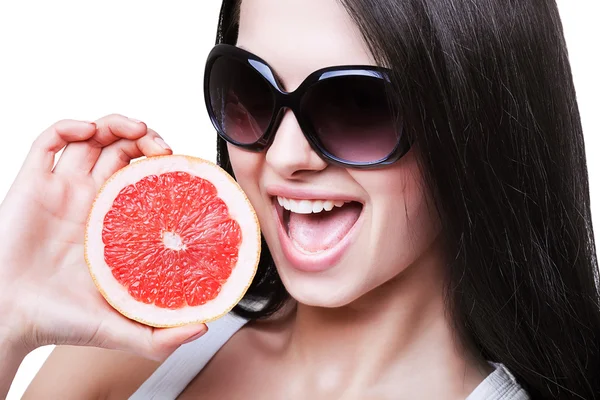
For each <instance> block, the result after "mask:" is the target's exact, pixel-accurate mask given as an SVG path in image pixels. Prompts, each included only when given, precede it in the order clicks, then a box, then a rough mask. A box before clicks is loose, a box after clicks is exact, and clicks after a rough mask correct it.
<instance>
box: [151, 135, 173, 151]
mask: <svg viewBox="0 0 600 400" xmlns="http://www.w3.org/2000/svg"><path fill="white" fill-rule="evenodd" d="M154 141H155V142H156V143H157V144H158V145H159V146H160V147H162V148H163V149H165V150H171V147H169V145H168V144H167V143H166V142H165V141H164V140H163V139H162V138H160V137H155V138H154Z"/></svg>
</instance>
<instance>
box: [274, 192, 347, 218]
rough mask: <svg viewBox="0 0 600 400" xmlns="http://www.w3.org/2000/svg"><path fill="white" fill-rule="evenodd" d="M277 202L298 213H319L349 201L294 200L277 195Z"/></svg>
mask: <svg viewBox="0 0 600 400" xmlns="http://www.w3.org/2000/svg"><path fill="white" fill-rule="evenodd" d="M277 202H278V203H279V205H280V206H281V207H283V208H285V209H286V210H289V211H291V212H293V213H297V214H310V213H319V212H321V211H323V210H325V211H331V210H332V209H333V207H341V206H343V205H344V203H349V201H344V200H335V201H334V200H294V199H288V198H285V197H281V196H277Z"/></svg>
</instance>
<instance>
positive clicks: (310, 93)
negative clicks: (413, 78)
mask: <svg viewBox="0 0 600 400" xmlns="http://www.w3.org/2000/svg"><path fill="white" fill-rule="evenodd" d="M388 83H389V70H388V69H386V68H382V67H376V66H365V65H347V66H334V67H328V68H323V69H319V70H317V71H315V72H313V73H311V74H310V75H309V76H308V77H307V78H306V79H305V80H304V81H303V82H302V83H301V84H300V85H299V86H298V88H297V89H296V90H294V91H293V92H286V91H284V90H283V89H282V85H281V83H280V80H279V79H278V77H277V74H276V72H275V71H274V70H273V68H271V67H270V66H269V65H268V64H267V62H265V61H264V60H262V59H261V58H260V57H258V56H256V55H254V54H252V53H250V52H248V51H246V50H244V49H240V48H238V47H236V46H232V45H227V44H219V45H216V46H215V47H214V48H213V49H212V51H211V52H210V54H209V56H208V60H207V62H206V68H205V76H204V97H205V101H206V106H207V109H208V113H209V116H210V119H211V121H212V123H213V125H214V127H215V129H216V130H217V132H218V134H219V136H220V137H221V138H223V139H224V140H225V141H227V142H229V143H231V144H233V145H235V146H238V147H241V148H244V149H247V150H252V151H263V150H264V149H266V148H267V147H269V145H270V144H271V143H272V141H273V139H274V137H275V132H276V131H277V128H278V126H279V123H280V122H281V119H282V118H283V115H284V112H285V109H286V108H287V109H290V110H292V112H293V113H294V115H295V117H296V120H297V121H298V125H299V126H300V129H301V130H302V133H303V134H304V137H305V138H306V140H307V141H308V143H309V144H310V146H311V148H312V149H313V150H314V151H315V152H316V153H317V154H319V156H320V157H321V158H323V159H324V160H325V161H327V162H329V163H333V164H337V165H340V166H344V167H351V168H370V167H377V166H383V165H389V164H392V163H394V162H396V161H397V160H398V159H400V157H402V156H403V155H404V154H406V152H407V151H408V150H409V148H410V141H409V140H408V138H407V135H403V134H402V119H401V118H400V116H399V112H398V111H397V110H396V107H394V106H393V102H392V101H391V96H390V92H389V90H388V89H389V85H388Z"/></svg>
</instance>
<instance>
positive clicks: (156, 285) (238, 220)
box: [85, 155, 260, 327]
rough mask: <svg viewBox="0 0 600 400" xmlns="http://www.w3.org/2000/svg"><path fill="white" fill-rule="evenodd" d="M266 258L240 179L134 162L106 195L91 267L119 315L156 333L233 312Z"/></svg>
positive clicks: (93, 221) (100, 201)
mask: <svg viewBox="0 0 600 400" xmlns="http://www.w3.org/2000/svg"><path fill="white" fill-rule="evenodd" d="M259 258H260V227H259V224H258V220H257V218H256V214H255V212H254V209H253V208H252V206H251V204H250V202H249V201H248V199H247V198H246V195H245V194H244V192H243V191H242V189H241V188H240V187H239V186H238V184H237V183H236V182H235V181H234V180H233V178H232V177H231V176H230V175H229V174H227V173H226V172H225V171H224V170H223V169H221V168H220V167H218V166H217V165H215V164H213V163H211V162H209V161H206V160H202V159H199V158H194V157H189V156H177V155H174V156H160V157H150V158H145V159H142V160H140V161H137V162H134V163H132V164H130V165H129V166H127V167H125V168H123V169H121V170H119V171H118V172H117V173H115V174H114V175H113V176H112V177H111V178H110V179H109V180H108V181H107V182H106V183H105V184H104V185H103V186H102V188H101V189H100V191H99V193H98V195H97V197H96V200H95V201H94V204H93V206H92V209H91V211H90V215H89V218H88V222H87V226H86V237H85V259H86V262H87V264H88V267H89V271H90V274H91V275H92V278H93V280H94V283H95V284H96V286H97V287H98V289H99V291H100V292H101V293H102V295H103V296H104V298H105V299H106V300H107V301H108V303H109V304H110V305H112V306H113V307H114V308H115V309H117V310H118V311H119V312H121V313H122V314H123V315H125V316H127V317H128V318H131V319H133V320H136V321H139V322H142V323H144V324H147V325H151V326H156V327H169V326H178V325H183V324H188V323H200V322H207V321H211V320H214V319H217V318H219V317H220V316H222V315H224V314H226V313H227V312H228V311H230V310H231V309H232V308H233V307H234V306H235V305H236V304H237V303H238V302H239V301H240V300H241V298H242V297H243V295H244V294H245V292H246V290H247V289H248V287H249V285H250V283H251V281H252V279H253V278H254V275H255V273H256V268H257V265H258V260H259Z"/></svg>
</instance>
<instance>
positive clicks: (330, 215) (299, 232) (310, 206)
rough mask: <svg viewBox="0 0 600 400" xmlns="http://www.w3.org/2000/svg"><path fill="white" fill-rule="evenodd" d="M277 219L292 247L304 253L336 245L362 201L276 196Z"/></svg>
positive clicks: (343, 236)
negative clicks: (300, 198)
mask: <svg viewBox="0 0 600 400" xmlns="http://www.w3.org/2000/svg"><path fill="white" fill-rule="evenodd" d="M276 207H277V211H278V214H279V217H280V222H281V224H282V226H283V228H284V230H285V233H286V234H287V236H288V238H289V239H290V241H291V242H292V243H293V245H294V247H295V248H296V249H297V250H299V251H301V252H302V253H304V254H306V255H316V254H319V253H323V252H326V251H328V250H331V249H333V248H335V247H336V246H337V245H338V244H339V243H340V242H342V241H343V239H344V238H345V237H346V236H348V233H349V232H350V231H351V230H352V228H353V227H354V225H355V224H356V222H357V221H358V219H359V217H360V215H361V212H362V209H363V205H362V204H361V203H359V202H357V201H350V200H297V199H289V198H285V197H281V196H277V197H276Z"/></svg>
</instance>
